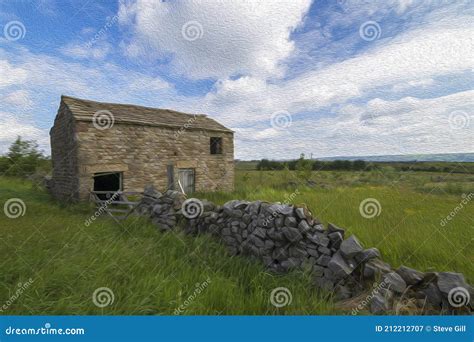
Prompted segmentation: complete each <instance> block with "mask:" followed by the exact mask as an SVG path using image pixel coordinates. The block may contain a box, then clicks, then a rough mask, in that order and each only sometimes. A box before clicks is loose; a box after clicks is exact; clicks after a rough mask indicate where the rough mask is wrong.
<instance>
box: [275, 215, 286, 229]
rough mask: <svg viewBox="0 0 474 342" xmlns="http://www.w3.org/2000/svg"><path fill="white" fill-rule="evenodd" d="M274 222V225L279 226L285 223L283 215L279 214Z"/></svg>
mask: <svg viewBox="0 0 474 342" xmlns="http://www.w3.org/2000/svg"><path fill="white" fill-rule="evenodd" d="M274 223H275V224H274V226H275V227H278V228H281V227H283V226H284V224H285V219H284V217H282V216H279V217H277V218H276V219H275V221H274Z"/></svg>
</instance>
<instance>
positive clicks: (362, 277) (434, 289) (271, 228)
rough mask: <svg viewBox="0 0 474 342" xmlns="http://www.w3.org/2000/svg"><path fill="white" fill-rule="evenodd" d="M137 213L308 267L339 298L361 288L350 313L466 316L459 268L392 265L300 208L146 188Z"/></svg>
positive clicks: (467, 296) (469, 304)
mask: <svg viewBox="0 0 474 342" xmlns="http://www.w3.org/2000/svg"><path fill="white" fill-rule="evenodd" d="M139 211H140V212H141V213H142V214H144V215H147V216H150V217H151V218H152V220H153V222H154V223H155V224H156V225H157V226H158V227H159V228H160V229H163V230H170V229H173V228H175V227H176V226H178V225H179V222H181V228H182V229H184V231H185V232H187V233H189V234H194V235H195V234H202V233H209V234H212V235H215V236H216V237H218V238H219V239H220V240H221V241H222V242H223V243H224V244H225V245H226V247H227V249H228V251H229V252H230V254H232V255H242V256H246V257H249V258H252V259H255V260H259V261H261V262H262V263H263V265H264V266H265V267H266V268H267V269H269V270H271V271H274V272H278V273H285V272H288V271H291V270H294V269H300V270H301V269H302V270H305V271H307V272H310V273H311V274H312V277H313V282H314V285H315V287H316V288H319V289H323V290H325V291H331V292H333V293H334V296H335V298H336V300H338V301H351V300H352V299H354V298H357V297H360V296H361V294H364V293H366V296H365V298H366V303H365V304H364V305H361V304H360V302H359V303H358V304H357V306H356V307H353V308H352V309H353V313H354V312H355V313H357V312H358V311H359V310H365V309H367V310H369V311H370V312H372V313H374V314H382V313H387V312H390V313H400V312H407V313H411V314H413V313H418V314H419V313H423V314H439V313H443V314H459V313H461V314H468V313H471V312H472V310H473V309H474V303H473V298H474V289H473V287H472V286H471V285H469V284H467V283H466V280H465V278H464V276H463V275H462V274H460V273H453V272H426V273H425V272H420V271H417V270H415V269H412V268H409V267H406V266H400V267H399V268H397V269H395V268H392V266H390V265H389V264H387V263H385V262H384V261H383V260H382V258H381V253H380V252H379V250H378V249H377V248H364V247H363V245H362V243H361V242H360V241H359V240H358V239H357V238H356V237H355V236H354V235H351V236H349V237H346V236H345V231H344V229H342V228H340V227H337V226H336V225H334V224H329V225H328V226H327V227H324V226H323V225H322V224H321V222H319V220H318V219H316V218H314V217H312V215H311V213H310V212H309V211H308V210H307V209H305V208H301V207H294V206H291V205H285V204H279V203H267V202H262V201H255V202H246V201H238V200H234V201H230V202H227V203H225V204H224V205H223V206H216V205H214V204H213V203H211V202H208V201H206V200H202V201H201V200H198V199H194V198H192V199H188V200H184V198H183V197H182V195H180V194H179V193H177V192H175V191H167V192H166V193H164V194H162V193H160V192H158V191H156V190H155V189H154V188H153V187H149V188H147V189H146V191H145V196H144V198H143V200H142V202H141V205H140V206H139ZM374 284H375V286H374ZM400 308H403V310H405V311H403V310H402V309H400ZM354 310H355V311H354Z"/></svg>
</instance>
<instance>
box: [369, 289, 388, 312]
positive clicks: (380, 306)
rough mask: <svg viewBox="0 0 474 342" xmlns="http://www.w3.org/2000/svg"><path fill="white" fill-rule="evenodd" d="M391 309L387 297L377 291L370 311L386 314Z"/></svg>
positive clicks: (371, 301)
mask: <svg viewBox="0 0 474 342" xmlns="http://www.w3.org/2000/svg"><path fill="white" fill-rule="evenodd" d="M389 309H390V306H389V303H388V300H387V298H385V297H384V296H383V295H382V294H380V293H376V294H374V296H373V297H372V298H371V300H370V312H371V313H373V314H375V315H381V314H385V313H386V312H387V311H388V310H389Z"/></svg>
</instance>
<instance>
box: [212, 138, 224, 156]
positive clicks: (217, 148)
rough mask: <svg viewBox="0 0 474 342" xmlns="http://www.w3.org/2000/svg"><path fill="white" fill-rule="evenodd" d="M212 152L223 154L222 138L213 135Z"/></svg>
mask: <svg viewBox="0 0 474 342" xmlns="http://www.w3.org/2000/svg"><path fill="white" fill-rule="evenodd" d="M211 154H222V138H220V137H211Z"/></svg>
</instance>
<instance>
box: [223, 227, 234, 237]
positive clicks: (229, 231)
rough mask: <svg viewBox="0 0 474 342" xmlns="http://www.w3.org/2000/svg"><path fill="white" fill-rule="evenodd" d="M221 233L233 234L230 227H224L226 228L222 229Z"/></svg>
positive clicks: (224, 234) (225, 234)
mask: <svg viewBox="0 0 474 342" xmlns="http://www.w3.org/2000/svg"><path fill="white" fill-rule="evenodd" d="M221 234H222V235H223V236H228V235H231V234H232V232H231V230H230V228H224V229H222V230H221Z"/></svg>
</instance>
